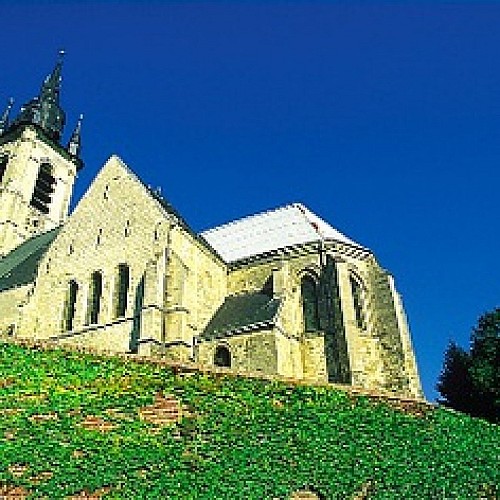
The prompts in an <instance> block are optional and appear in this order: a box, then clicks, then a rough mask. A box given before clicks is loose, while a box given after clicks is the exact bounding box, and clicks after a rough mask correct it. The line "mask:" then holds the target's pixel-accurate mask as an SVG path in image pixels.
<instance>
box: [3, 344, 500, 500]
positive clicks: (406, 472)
mask: <svg viewBox="0 0 500 500" xmlns="http://www.w3.org/2000/svg"><path fill="white" fill-rule="evenodd" d="M499 439H500V433H499V428H498V427H497V426H494V425H492V424H488V423H487V422H485V421H482V420H479V419H472V418H469V417H467V416H463V415H460V414H457V413H454V412H450V411H446V410H443V409H434V408H431V407H429V406H427V405H419V404H411V403H404V402H394V401H392V402H391V401H383V400H374V399H373V398H370V397H368V396H362V395H356V394H353V393H350V392H347V391H342V390H339V389H336V388H332V387H319V386H317V387H316V386H314V387H313V386H305V385H293V384H288V385H287V384H286V383H283V382H277V381H269V380H258V379H252V378H245V377H237V376H232V375H227V374H226V375H221V374H211V373H201V372H193V371H184V370H181V369H179V368H176V367H165V366H158V365H152V364H149V363H136V362H132V361H128V360H126V359H123V358H119V357H107V356H94V355H89V354H82V353H78V352H75V351H65V350H62V349H55V350H50V349H49V350H46V349H40V348H29V347H23V346H19V345H13V344H8V343H4V342H0V498H23V495H31V497H32V498H43V497H45V498H50V499H57V498H69V497H73V498H88V496H87V497H85V495H89V494H90V493H93V495H94V496H93V498H98V497H100V496H102V497H103V498H133V499H138V498H148V499H157V498H158V499H159V498H183V499H190V498H200V499H225V498H228V499H266V498H269V499H272V498H280V499H286V498H290V495H291V494H292V492H294V491H297V490H301V489H310V490H313V491H316V492H317V494H318V495H319V496H320V497H322V498H353V497H354V496H355V495H356V494H357V495H358V498H365V497H366V498H377V499H385V498H387V499H395V498H407V499H419V498H422V499H430V498H432V499H444V498H446V499H452V498H453V499H454V498H495V494H496V493H498V484H499V482H500V473H499V469H498V458H499V448H500V441H499ZM495 492H496V493H495ZM15 494H18V495H19V496H18V497H14V496H13V495H15ZM2 495H4V496H3V497H2Z"/></svg>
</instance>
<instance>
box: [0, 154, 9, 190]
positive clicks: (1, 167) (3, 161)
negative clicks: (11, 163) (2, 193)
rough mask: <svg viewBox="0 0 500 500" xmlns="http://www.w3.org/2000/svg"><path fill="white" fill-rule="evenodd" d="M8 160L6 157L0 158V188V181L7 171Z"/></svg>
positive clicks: (0, 183)
mask: <svg viewBox="0 0 500 500" xmlns="http://www.w3.org/2000/svg"><path fill="white" fill-rule="evenodd" d="M7 163H8V159H7V157H6V156H4V157H2V158H0V186H1V185H2V179H3V176H4V174H5V170H6V169H7Z"/></svg>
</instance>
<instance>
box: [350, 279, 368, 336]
mask: <svg viewBox="0 0 500 500" xmlns="http://www.w3.org/2000/svg"><path fill="white" fill-rule="evenodd" d="M350 281H351V292H352V300H353V303H354V315H355V317H356V325H357V327H358V328H360V329H364V328H365V318H364V313H363V292H362V288H361V285H360V283H359V282H358V280H356V279H355V278H354V277H353V276H351V277H350Z"/></svg>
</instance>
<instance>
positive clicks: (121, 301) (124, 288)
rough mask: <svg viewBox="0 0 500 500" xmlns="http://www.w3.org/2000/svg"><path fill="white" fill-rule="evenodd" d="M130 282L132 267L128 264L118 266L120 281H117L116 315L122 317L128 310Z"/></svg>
mask: <svg viewBox="0 0 500 500" xmlns="http://www.w3.org/2000/svg"><path fill="white" fill-rule="evenodd" d="M129 284H130V269H129V267H128V266H127V264H120V265H119V266H118V281H117V282H116V310H115V316H116V317H117V318H122V317H124V316H125V313H126V312H127V298H128V288H129Z"/></svg>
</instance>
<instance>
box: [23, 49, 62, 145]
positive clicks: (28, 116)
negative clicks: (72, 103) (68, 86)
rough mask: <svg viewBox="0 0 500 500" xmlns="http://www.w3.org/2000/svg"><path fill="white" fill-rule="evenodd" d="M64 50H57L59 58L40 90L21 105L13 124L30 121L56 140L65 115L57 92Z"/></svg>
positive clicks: (58, 137)
mask: <svg viewBox="0 0 500 500" xmlns="http://www.w3.org/2000/svg"><path fill="white" fill-rule="evenodd" d="M63 55H64V51H62V50H61V51H60V52H59V59H58V61H57V63H56V65H55V67H54V69H53V70H52V73H51V74H50V75H48V76H47V77H46V78H45V80H44V82H43V84H42V88H41V90H40V94H39V95H38V97H34V98H33V99H31V101H29V102H28V103H26V104H25V105H24V106H22V107H21V111H20V113H19V116H18V117H17V118H16V120H15V121H14V123H15V124H22V123H31V124H34V125H38V126H39V127H41V129H42V130H43V131H44V132H45V133H46V134H47V136H48V137H49V138H50V139H52V140H54V141H56V142H58V141H59V140H60V138H61V135H62V132H63V128H64V123H65V121H66V116H65V113H64V111H63V110H62V108H61V106H60V105H59V93H60V91H61V81H62V76H61V72H62V58H63Z"/></svg>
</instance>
